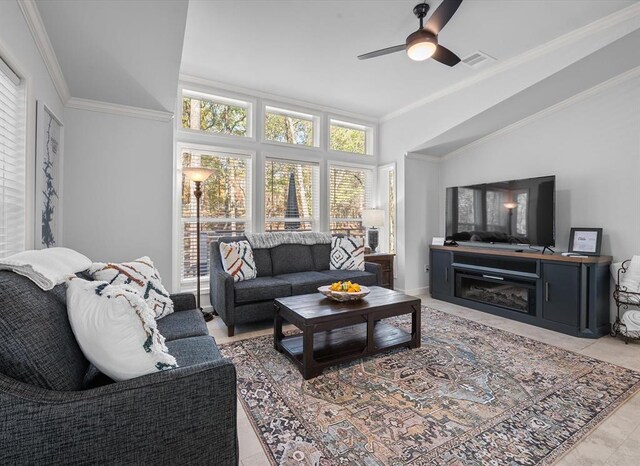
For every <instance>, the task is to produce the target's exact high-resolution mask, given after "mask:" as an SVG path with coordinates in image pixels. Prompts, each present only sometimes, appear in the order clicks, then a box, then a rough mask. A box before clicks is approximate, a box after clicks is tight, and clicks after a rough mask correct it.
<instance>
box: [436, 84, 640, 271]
mask: <svg viewBox="0 0 640 466" xmlns="http://www.w3.org/2000/svg"><path fill="white" fill-rule="evenodd" d="M639 174H640V77H638V76H636V77H635V78H632V79H630V80H627V81H625V82H623V83H621V84H618V85H616V86H615V87H612V88H608V89H605V90H602V91H600V92H598V93H596V94H593V95H591V96H588V97H586V98H584V99H581V100H580V101H577V102H576V103H574V104H572V105H569V106H567V107H565V108H562V109H560V110H558V111H554V112H552V113H548V114H546V115H545V116H542V117H541V118H535V119H533V120H531V121H530V122H528V123H526V124H524V125H522V126H520V127H517V128H514V129H512V130H511V131H508V132H506V133H504V134H502V135H500V136H497V137H493V138H489V139H487V140H485V141H484V142H482V143H480V144H476V145H473V146H471V147H468V148H466V149H464V150H462V151H460V152H459V153H457V154H452V155H451V156H449V158H448V159H446V160H444V161H443V162H442V163H441V164H440V189H439V192H440V205H439V208H438V212H427V215H439V216H440V224H439V225H440V232H441V233H443V234H444V229H445V224H444V204H445V198H444V196H445V194H444V192H445V188H446V187H449V186H460V185H467V184H474V183H482V182H490V181H500V180H507V179H514V178H528V177H534V176H542V175H556V190H557V192H556V198H557V200H556V244H557V249H558V250H560V251H566V249H567V247H568V242H569V230H570V228H571V227H572V226H573V227H603V228H604V238H603V244H602V252H603V254H612V255H613V256H614V258H615V259H616V260H622V259H625V258H629V257H630V256H631V255H633V254H640V183H638V176H639Z"/></svg>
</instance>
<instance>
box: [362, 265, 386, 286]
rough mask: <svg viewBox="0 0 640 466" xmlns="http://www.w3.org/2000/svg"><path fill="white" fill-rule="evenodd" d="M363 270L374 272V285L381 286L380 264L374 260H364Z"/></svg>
mask: <svg viewBox="0 0 640 466" xmlns="http://www.w3.org/2000/svg"><path fill="white" fill-rule="evenodd" d="M364 270H365V272H370V273H375V274H376V285H378V286H382V266H381V265H380V264H376V263H374V262H365V263H364Z"/></svg>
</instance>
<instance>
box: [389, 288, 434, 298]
mask: <svg viewBox="0 0 640 466" xmlns="http://www.w3.org/2000/svg"><path fill="white" fill-rule="evenodd" d="M395 290H396V291H400V292H402V293H405V294H409V295H411V296H418V295H423V294H429V287H428V286H423V287H422V288H413V289H411V290H403V289H401V288H396V289H395Z"/></svg>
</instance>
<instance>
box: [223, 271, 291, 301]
mask: <svg viewBox="0 0 640 466" xmlns="http://www.w3.org/2000/svg"><path fill="white" fill-rule="evenodd" d="M234 289H235V295H236V298H235V300H236V303H252V302H256V301H264V300H267V299H274V298H282V297H284V296H291V285H290V284H289V283H288V282H286V281H283V280H278V279H277V278H274V277H258V278H254V279H253V280H245V281H242V282H238V283H236V284H235V286H234Z"/></svg>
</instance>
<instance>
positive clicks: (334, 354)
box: [279, 322, 413, 376]
mask: <svg viewBox="0 0 640 466" xmlns="http://www.w3.org/2000/svg"><path fill="white" fill-rule="evenodd" d="M279 343H280V348H279V349H280V350H282V352H283V353H285V354H286V355H287V356H288V357H289V358H290V359H291V360H292V361H293V362H294V363H296V364H297V365H298V367H299V368H300V369H301V370H302V368H303V358H304V351H303V346H304V345H303V335H302V334H299V335H293V336H288V337H285V338H284V339H283V340H281V341H280V342H279ZM367 343H368V342H367V324H366V323H361V324H356V325H351V326H349V327H343V328H338V329H334V330H328V331H324V332H318V333H314V335H313V356H312V358H313V362H314V364H313V369H314V375H317V374H318V373H321V372H322V370H323V369H324V368H325V367H327V366H330V365H335V364H338V363H341V362H346V361H350V360H353V359H357V358H360V357H363V356H368V355H372V354H376V353H379V352H381V351H388V350H391V349H394V348H402V347H412V346H413V345H412V343H413V339H412V336H411V334H410V333H407V332H405V331H404V330H401V329H399V328H397V327H394V326H393V325H389V324H386V323H384V322H377V323H376V324H375V326H374V329H373V345H372V346H369V345H368V344H367ZM308 375H310V376H313V375H312V374H308Z"/></svg>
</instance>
